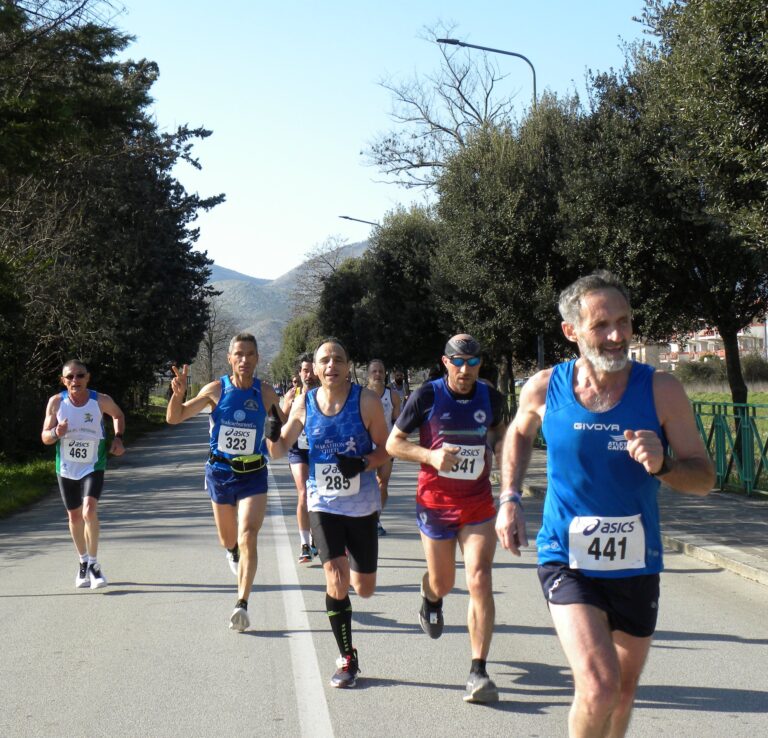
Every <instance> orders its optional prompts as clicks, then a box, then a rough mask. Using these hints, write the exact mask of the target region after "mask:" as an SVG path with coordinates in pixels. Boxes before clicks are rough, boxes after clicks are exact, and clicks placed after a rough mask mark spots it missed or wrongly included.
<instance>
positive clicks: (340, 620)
mask: <svg viewBox="0 0 768 738" xmlns="http://www.w3.org/2000/svg"><path fill="white" fill-rule="evenodd" d="M325 609H326V611H327V612H328V619H329V620H330V621H331V630H332V631H333V635H334V637H335V638H336V644H337V645H338V647H339V653H341V654H349V653H352V603H351V602H350V601H349V595H347V596H346V597H345V598H344V599H343V600H336V599H334V598H333V597H331V596H330V595H329V594H327V593H326V595H325Z"/></svg>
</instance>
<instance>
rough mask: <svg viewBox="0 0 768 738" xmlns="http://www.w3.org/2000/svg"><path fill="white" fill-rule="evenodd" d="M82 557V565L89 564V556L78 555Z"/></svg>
mask: <svg viewBox="0 0 768 738" xmlns="http://www.w3.org/2000/svg"><path fill="white" fill-rule="evenodd" d="M78 556H79V557H80V563H81V564H85V563H87V562H88V554H78Z"/></svg>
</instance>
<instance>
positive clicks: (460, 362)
mask: <svg viewBox="0 0 768 738" xmlns="http://www.w3.org/2000/svg"><path fill="white" fill-rule="evenodd" d="M448 361H450V362H451V364H453V365H454V366H464V364H466V365H467V366H477V365H478V364H479V363H480V361H481V359H480V357H479V356H473V357H472V358H471V359H464V358H462V357H461V356H450V357H449V358H448Z"/></svg>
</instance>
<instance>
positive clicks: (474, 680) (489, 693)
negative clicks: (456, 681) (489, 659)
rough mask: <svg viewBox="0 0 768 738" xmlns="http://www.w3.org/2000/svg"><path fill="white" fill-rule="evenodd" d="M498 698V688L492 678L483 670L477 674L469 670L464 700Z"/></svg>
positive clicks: (476, 700) (487, 700) (490, 700)
mask: <svg viewBox="0 0 768 738" xmlns="http://www.w3.org/2000/svg"><path fill="white" fill-rule="evenodd" d="M498 700H499V690H498V689H496V685H495V684H494V683H493V679H491V678H490V677H489V676H488V674H486V673H485V672H483V673H482V674H478V673H477V672H476V671H471V672H470V673H469V678H468V679H467V692H466V694H465V695H464V702H498Z"/></svg>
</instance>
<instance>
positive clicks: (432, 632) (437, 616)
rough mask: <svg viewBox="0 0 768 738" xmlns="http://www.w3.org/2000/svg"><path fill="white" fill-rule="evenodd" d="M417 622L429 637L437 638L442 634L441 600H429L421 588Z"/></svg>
mask: <svg viewBox="0 0 768 738" xmlns="http://www.w3.org/2000/svg"><path fill="white" fill-rule="evenodd" d="M419 623H421V629H422V630H423V631H424V632H425V633H426V634H427V635H428V636H429V637H430V638H439V637H440V636H441V635H442V634H443V625H444V621H443V600H442V599H440V600H438V601H437V602H430V601H429V600H428V599H427V598H426V597H424V594H423V590H422V596H421V610H419Z"/></svg>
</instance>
